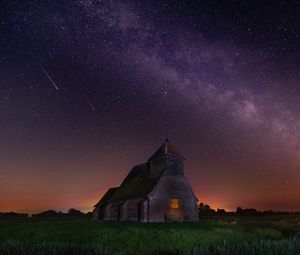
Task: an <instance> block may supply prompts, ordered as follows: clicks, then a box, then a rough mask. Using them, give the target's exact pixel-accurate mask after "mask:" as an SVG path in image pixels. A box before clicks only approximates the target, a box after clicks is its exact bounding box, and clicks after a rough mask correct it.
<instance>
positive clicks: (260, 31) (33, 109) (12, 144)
mask: <svg viewBox="0 0 300 255" xmlns="http://www.w3.org/2000/svg"><path fill="white" fill-rule="evenodd" d="M0 5H1V6H0V7H1V8H0V78H1V79H0V163H1V164H0V211H17V212H29V213H32V212H38V211H42V210H46V209H56V210H67V209H68V208H74V207H75V208H77V209H80V210H83V211H90V210H91V209H92V206H93V205H94V204H95V203H96V202H97V200H98V199H99V198H100V197H101V196H102V195H103V193H104V192H105V191H106V190H107V189H108V188H109V187H112V186H118V185H119V184H120V182H121V181H122V180H123V178H124V177H125V176H126V175H127V173H128V172H129V171H130V169H131V168H132V167H133V166H134V165H136V164H138V163H142V162H144V161H146V160H147V159H148V158H149V157H150V156H151V154H152V153H153V152H154V151H155V150H156V149H157V148H158V147H159V146H160V145H161V144H162V143H163V141H164V139H165V137H166V136H167V133H168V137H169V139H170V141H171V143H172V144H173V145H174V146H175V147H176V148H177V150H178V151H180V152H181V153H182V154H183V155H184V156H185V157H186V158H187V160H186V162H185V174H186V177H187V179H188V180H189V181H190V183H191V186H192V188H193V189H194V191H195V193H196V195H197V196H198V198H199V201H200V202H204V203H208V204H209V205H211V207H213V208H225V209H227V210H235V208H236V207H238V206H242V207H248V208H249V207H256V208H258V209H261V210H266V209H273V210H298V211H300V87H299V86H300V84H299V81H300V49H299V45H300V23H299V19H298V18H299V13H300V2H299V1H238V0H228V1H217V0H216V1H208V0H202V1H200V0H198V1H175V0H172V1H171V0H165V1H146V0H145V1H143V0H141V1H134V0H132V1H131V0H122V1H117V0H72V1H71V0H64V1H61V0H48V1H40V0H32V1H17V0H10V1H2V2H1V3H0Z"/></svg>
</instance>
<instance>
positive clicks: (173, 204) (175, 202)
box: [170, 197, 179, 209]
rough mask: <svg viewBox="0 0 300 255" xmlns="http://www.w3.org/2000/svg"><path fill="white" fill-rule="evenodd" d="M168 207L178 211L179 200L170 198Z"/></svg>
mask: <svg viewBox="0 0 300 255" xmlns="http://www.w3.org/2000/svg"><path fill="white" fill-rule="evenodd" d="M170 207H171V208H172V209H178V208H179V198H176V197H173V198H171V200H170Z"/></svg>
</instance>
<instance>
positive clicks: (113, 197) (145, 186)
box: [95, 139, 184, 207]
mask: <svg viewBox="0 0 300 255" xmlns="http://www.w3.org/2000/svg"><path fill="white" fill-rule="evenodd" d="M163 155H172V156H176V157H180V158H182V159H184V157H183V156H181V154H179V153H178V152H177V151H176V149H175V148H174V146H173V145H171V144H170V142H169V140H168V139H166V141H165V142H164V144H163V145H162V146H161V147H160V148H159V149H158V150H157V151H156V152H155V153H154V154H153V155H152V157H151V158H150V159H149V161H150V160H152V159H155V158H157V157H160V156H163ZM163 173H164V171H158V172H157V173H156V174H155V175H150V169H149V162H146V163H144V164H140V165H137V166H135V167H134V168H133V169H132V170H131V171H130V172H129V174H128V175H127V177H126V178H125V179H124V181H123V182H122V184H121V185H120V187H118V188H111V189H109V190H108V191H107V192H106V193H105V195H104V196H103V197H102V198H101V200H100V201H99V202H98V203H97V204H96V205H95V207H101V206H106V205H107V204H108V203H110V202H123V201H126V200H129V199H143V198H145V197H147V195H148V194H149V193H150V192H151V191H152V190H153V189H154V188H155V186H156V184H157V183H158V181H159V179H160V177H161V176H162V175H163Z"/></svg>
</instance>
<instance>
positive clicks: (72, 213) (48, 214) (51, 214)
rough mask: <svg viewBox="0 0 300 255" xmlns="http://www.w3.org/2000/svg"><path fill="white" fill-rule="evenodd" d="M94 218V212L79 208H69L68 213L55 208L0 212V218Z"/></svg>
mask: <svg viewBox="0 0 300 255" xmlns="http://www.w3.org/2000/svg"><path fill="white" fill-rule="evenodd" d="M91 218H92V212H88V213H83V212H81V211H79V210H76V209H74V208H72V209H69V211H68V212H67V213H64V212H61V211H58V212H57V211H54V210H48V211H44V212H41V213H36V214H32V215H29V214H26V213H15V212H7V213H3V212H2V213H1V212H0V220H27V219H31V220H52V219H53V220H55V219H66V220H68V219H70V220H75V219H91Z"/></svg>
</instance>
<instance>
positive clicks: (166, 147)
mask: <svg viewBox="0 0 300 255" xmlns="http://www.w3.org/2000/svg"><path fill="white" fill-rule="evenodd" d="M163 155H172V156H175V157H179V158H183V159H184V157H183V156H182V155H181V154H180V153H179V152H178V151H177V150H176V149H175V147H174V146H173V145H172V144H171V143H170V141H169V139H168V138H167V139H166V140H165V142H164V143H163V145H162V146H160V147H159V149H158V150H157V151H156V152H155V153H154V154H153V155H152V156H151V157H150V158H149V161H150V160H152V159H155V158H158V157H160V156H163Z"/></svg>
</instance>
